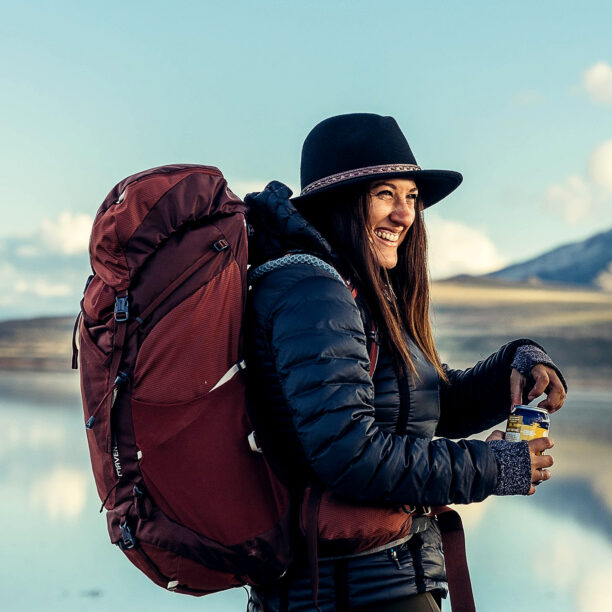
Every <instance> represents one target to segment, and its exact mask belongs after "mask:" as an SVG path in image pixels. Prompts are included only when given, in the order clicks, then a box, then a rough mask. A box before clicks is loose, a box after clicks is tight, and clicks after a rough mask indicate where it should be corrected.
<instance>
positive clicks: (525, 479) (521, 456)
mask: <svg viewBox="0 0 612 612" xmlns="http://www.w3.org/2000/svg"><path fill="white" fill-rule="evenodd" d="M488 444H489V445H490V447H491V450H492V451H493V452H494V453H495V459H496V461H497V469H498V472H497V484H496V486H495V490H494V491H493V495H527V493H529V489H530V488H531V457H530V456H529V446H528V445H527V442H525V441H523V442H506V440H492V441H491V442H488Z"/></svg>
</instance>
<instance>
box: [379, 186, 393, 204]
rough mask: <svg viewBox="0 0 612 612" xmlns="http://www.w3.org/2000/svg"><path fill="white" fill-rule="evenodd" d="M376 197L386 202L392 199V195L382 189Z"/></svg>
mask: <svg viewBox="0 0 612 612" xmlns="http://www.w3.org/2000/svg"><path fill="white" fill-rule="evenodd" d="M376 197H378V198H380V199H381V200H387V201H388V200H392V199H393V194H392V193H391V191H389V190H388V189H383V190H382V191H379V192H378V193H377V194H376Z"/></svg>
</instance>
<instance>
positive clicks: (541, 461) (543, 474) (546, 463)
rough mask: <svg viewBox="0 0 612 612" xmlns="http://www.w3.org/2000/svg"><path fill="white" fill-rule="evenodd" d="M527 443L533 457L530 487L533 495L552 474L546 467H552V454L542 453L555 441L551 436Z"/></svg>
mask: <svg viewBox="0 0 612 612" xmlns="http://www.w3.org/2000/svg"><path fill="white" fill-rule="evenodd" d="M527 444H528V445H529V455H530V457H531V488H530V489H529V495H533V494H534V493H535V487H536V486H537V485H539V484H540V483H541V482H544V481H545V480H548V479H549V478H550V476H551V474H550V472H549V471H548V469H546V468H549V467H551V466H552V465H553V463H554V460H553V458H552V457H551V456H550V455H542V454H541V453H542V452H544V451H545V450H548V449H549V448H552V447H553V446H554V445H555V443H554V442H553V441H552V439H551V438H537V439H536V440H531V441H530V442H528V443H527ZM538 453H540V454H538Z"/></svg>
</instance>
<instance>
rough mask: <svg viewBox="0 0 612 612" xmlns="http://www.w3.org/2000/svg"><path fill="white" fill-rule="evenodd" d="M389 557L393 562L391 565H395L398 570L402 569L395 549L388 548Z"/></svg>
mask: <svg viewBox="0 0 612 612" xmlns="http://www.w3.org/2000/svg"><path fill="white" fill-rule="evenodd" d="M389 556H390V557H391V560H392V561H393V563H395V565H396V566H397V569H398V570H401V569H402V564H401V563H400V561H399V559H398V558H397V552H396V551H395V548H390V549H389Z"/></svg>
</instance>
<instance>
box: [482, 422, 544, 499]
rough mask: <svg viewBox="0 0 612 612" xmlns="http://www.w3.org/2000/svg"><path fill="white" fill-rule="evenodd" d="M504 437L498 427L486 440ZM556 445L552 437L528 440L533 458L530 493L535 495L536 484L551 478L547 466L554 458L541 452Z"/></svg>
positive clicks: (530, 454)
mask: <svg viewBox="0 0 612 612" xmlns="http://www.w3.org/2000/svg"><path fill="white" fill-rule="evenodd" d="M503 439H504V432H503V431H501V430H499V429H496V430H495V431H492V432H491V433H490V434H489V436H488V437H487V439H486V440H485V441H486V442H492V441H493V440H503ZM554 445H555V443H554V442H553V441H552V440H551V439H550V438H536V439H535V440H530V441H529V442H527V446H528V447H529V458H530V459H531V488H530V489H529V493H528V495H533V494H534V493H535V488H536V486H537V485H539V484H540V483H542V482H544V481H545V480H548V479H549V478H550V472H549V471H548V470H547V469H545V468H549V467H550V466H551V465H552V464H553V458H552V457H551V456H550V455H542V454H541V453H542V452H544V451H545V450H547V449H549V448H552V447H553V446H554Z"/></svg>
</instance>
